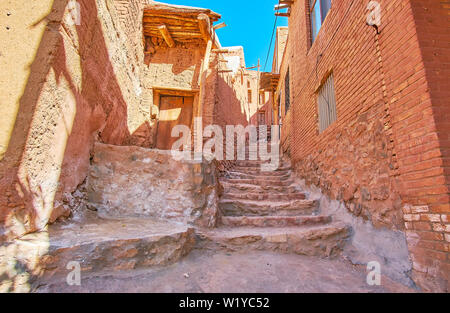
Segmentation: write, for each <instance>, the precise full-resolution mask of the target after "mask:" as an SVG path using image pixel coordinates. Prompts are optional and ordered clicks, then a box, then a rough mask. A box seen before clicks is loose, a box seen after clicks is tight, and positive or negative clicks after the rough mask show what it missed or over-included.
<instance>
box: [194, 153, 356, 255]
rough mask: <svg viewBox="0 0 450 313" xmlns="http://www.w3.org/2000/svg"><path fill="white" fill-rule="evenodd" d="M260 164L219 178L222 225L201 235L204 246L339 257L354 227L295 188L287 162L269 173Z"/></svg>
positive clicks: (248, 164) (240, 164) (242, 165)
mask: <svg viewBox="0 0 450 313" xmlns="http://www.w3.org/2000/svg"><path fill="white" fill-rule="evenodd" d="M247 156H248V155H247ZM247 158H248V157H247ZM262 163H263V162H262V161H260V160H257V161H248V160H246V161H237V162H236V165H235V166H234V168H233V169H231V170H229V171H228V172H227V173H226V174H225V175H224V177H222V178H221V179H220V183H221V185H222V187H223V194H222V196H221V199H220V202H219V206H220V211H221V221H220V225H219V227H218V228H216V229H214V230H210V231H204V232H202V233H201V236H200V237H201V238H202V239H204V240H203V244H202V246H203V247H204V248H207V249H226V250H231V251H238V250H244V251H245V250H249V249H254V250H272V251H278V252H283V253H297V254H304V255H311V256H320V257H331V256H335V255H337V254H339V252H340V251H341V250H342V247H343V245H344V244H345V241H346V239H347V238H348V237H349V235H350V228H349V227H347V226H346V225H345V224H343V223H340V222H333V221H332V218H331V217H330V216H327V215H321V214H320V210H319V203H318V201H316V200H310V199H308V197H307V195H306V194H305V193H304V192H302V190H300V189H299V188H298V187H297V186H295V185H294V184H293V179H292V171H291V166H290V164H289V162H287V161H284V162H281V164H280V166H279V168H278V169H277V170H276V171H271V172H263V171H261V168H260V166H261V164H262Z"/></svg>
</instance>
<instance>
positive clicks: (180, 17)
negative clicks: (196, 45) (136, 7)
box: [143, 2, 221, 47]
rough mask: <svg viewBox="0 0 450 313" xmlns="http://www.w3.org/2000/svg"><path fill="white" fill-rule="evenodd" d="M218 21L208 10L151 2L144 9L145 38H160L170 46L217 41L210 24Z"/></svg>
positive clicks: (217, 16)
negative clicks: (181, 43) (201, 41)
mask: <svg viewBox="0 0 450 313" xmlns="http://www.w3.org/2000/svg"><path fill="white" fill-rule="evenodd" d="M220 18H221V15H220V14H217V13H215V12H213V11H211V10H209V9H203V8H195V7H187V6H182V5H172V4H167V3H161V2H152V3H150V4H148V5H146V6H145V7H144V18H143V26H144V35H145V36H146V37H158V38H163V39H164V40H165V42H166V43H167V44H168V45H169V47H173V46H175V45H176V43H177V42H193V41H200V40H204V41H205V42H208V41H209V40H211V39H212V40H213V41H214V42H218V40H217V37H216V35H215V32H214V29H213V22H215V21H217V20H219V19H220ZM215 46H220V44H217V43H216V44H215Z"/></svg>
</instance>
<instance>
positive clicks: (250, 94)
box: [248, 90, 252, 103]
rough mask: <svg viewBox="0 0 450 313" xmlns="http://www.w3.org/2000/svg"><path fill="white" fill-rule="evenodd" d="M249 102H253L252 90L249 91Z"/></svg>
mask: <svg viewBox="0 0 450 313" xmlns="http://www.w3.org/2000/svg"><path fill="white" fill-rule="evenodd" d="M248 103H252V91H251V90H249V91H248Z"/></svg>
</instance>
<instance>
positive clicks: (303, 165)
mask: <svg viewBox="0 0 450 313" xmlns="http://www.w3.org/2000/svg"><path fill="white" fill-rule="evenodd" d="M307 2H308V1H304V0H300V1H296V3H295V4H294V5H293V7H292V14H291V17H290V26H289V41H288V47H290V49H291V51H295V54H292V59H291V60H290V73H291V84H292V85H291V99H292V107H291V110H292V112H291V114H292V116H291V119H290V125H289V126H285V125H284V126H283V128H284V129H285V130H286V131H287V132H288V133H289V136H291V140H290V150H291V155H292V158H293V161H294V165H295V168H296V171H297V173H298V174H299V176H301V177H303V178H305V179H306V181H307V182H308V183H310V184H315V185H317V186H319V187H320V188H321V189H322V191H324V192H325V193H326V194H327V195H329V196H330V197H331V198H332V199H338V200H341V201H344V202H345V203H346V204H347V208H348V210H349V211H351V212H352V213H353V214H354V215H356V216H361V217H362V218H363V219H365V220H368V221H370V222H371V223H373V224H374V225H375V226H376V227H387V228H392V229H399V230H402V231H404V232H405V233H406V236H407V239H408V244H409V249H410V253H411V258H412V261H413V278H414V279H415V281H416V282H417V283H418V284H419V285H420V286H421V287H423V288H424V289H425V290H447V291H448V284H449V273H450V270H449V263H450V259H449V239H450V238H449V236H448V233H449V230H450V229H449V224H448V213H449V212H450V208H449V205H450V204H449V189H448V186H449V184H448V173H449V171H448V165H449V163H448V160H449V158H448V153H449V149H448V148H449V138H448V135H447V134H448V125H449V124H448V121H449V119H448V116H449V109H448V100H447V99H448V90H449V88H448V87H449V86H448V84H449V81H448V79H445V77H448V70H447V68H448V66H446V65H445V64H447V65H448V55H449V54H448V42H449V40H448V36H449V35H448V26H449V19H448V1H425V0H423V1H409V0H390V1H387V0H383V1H378V2H379V3H380V4H381V8H382V12H381V14H382V15H381V16H382V19H381V27H380V28H379V34H377V32H376V30H375V29H374V28H373V27H371V26H368V25H366V17H367V15H368V10H367V4H368V1H350V0H347V1H342V2H341V3H338V4H336V3H333V5H332V8H331V10H330V12H329V14H328V16H327V18H326V20H325V22H324V24H323V25H322V28H321V30H320V33H319V35H318V37H317V39H316V41H315V42H314V44H311V36H310V21H309V15H308V14H307V13H306V12H307V10H308V9H309V8H308V3H307ZM305 18H306V21H305ZM430 33H432V34H433V35H430ZM293 38H295V40H293ZM331 72H332V73H333V75H334V82H335V90H336V102H337V121H336V122H335V123H333V124H332V125H331V126H330V127H328V128H327V129H326V130H325V131H324V132H323V133H321V134H319V131H318V113H317V110H318V109H317V90H318V89H319V88H320V86H321V84H322V83H323V81H324V79H326V77H327V76H328V75H329V73H331ZM446 101H447V102H446ZM444 103H447V105H445V104H444ZM286 127H287V128H286ZM289 128H290V129H289Z"/></svg>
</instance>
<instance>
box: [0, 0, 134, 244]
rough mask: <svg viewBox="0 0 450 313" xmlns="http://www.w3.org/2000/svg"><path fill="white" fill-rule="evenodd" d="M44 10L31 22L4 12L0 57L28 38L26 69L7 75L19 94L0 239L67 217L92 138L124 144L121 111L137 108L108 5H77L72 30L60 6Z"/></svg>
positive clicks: (84, 0)
mask: <svg viewBox="0 0 450 313" xmlns="http://www.w3.org/2000/svg"><path fill="white" fill-rule="evenodd" d="M43 2H44V1H43ZM46 3H47V5H46V6H45V5H43V4H42V6H37V7H36V11H35V12H36V14H34V13H33V14H30V13H28V12H30V10H27V11H24V10H22V7H29V5H28V2H27V3H24V2H22V1H19V2H12V1H9V2H7V4H6V5H5V7H7V9H8V10H11V11H12V13H13V14H11V17H13V19H14V20H12V19H11V22H10V23H11V25H12V26H11V35H8V36H9V37H7V38H6V39H7V44H6V48H5V50H3V51H4V52H3V51H2V53H5V54H6V55H13V54H15V53H17V52H16V50H17V51H21V50H23V49H22V48H18V46H17V42H16V41H17V40H18V39H17V38H22V39H21V40H22V41H23V42H27V41H24V40H23V38H28V35H30V36H31V37H30V38H32V42H33V44H31V45H30V46H29V47H28V48H29V49H30V50H31V51H29V55H28V57H26V56H24V57H25V61H23V62H22V63H19V64H23V65H25V64H27V62H28V63H29V64H30V67H29V70H26V71H25V72H24V73H23V75H20V76H17V77H16V76H15V75H10V77H16V78H15V80H16V79H17V82H14V83H13V84H12V86H21V87H17V88H15V89H12V90H11V92H12V93H13V94H12V97H11V99H16V100H17V99H18V101H19V103H18V104H14V103H11V105H12V106H13V107H14V106H16V107H17V106H19V110H18V114H17V118H16V120H15V127H14V129H13V132H12V136H11V140H10V145H9V148H8V150H7V152H6V154H5V157H4V159H3V160H2V161H1V166H0V194H1V197H0V207H1V215H0V221H1V224H2V226H3V229H2V232H3V234H5V233H6V234H7V236H8V237H14V236H16V235H20V234H23V233H24V232H29V231H33V230H36V229H40V228H42V227H43V226H44V225H45V224H46V223H47V222H48V220H49V219H50V217H52V219H55V218H57V217H58V216H60V215H61V214H67V213H68V211H67V210H68V207H67V206H66V205H65V203H64V198H65V195H68V194H70V193H71V192H72V191H74V190H75V189H76V187H77V186H78V185H79V184H81V183H82V182H83V181H84V179H85V177H86V174H87V169H88V166H89V157H90V150H91V147H92V144H93V141H94V138H98V139H99V140H102V141H105V142H110V143H113V144H120V143H122V142H123V141H124V140H126V138H127V137H128V136H129V131H128V127H127V104H134V105H138V104H137V103H139V102H140V99H139V96H138V94H139V93H138V92H136V91H137V88H136V87H137V86H138V85H139V71H138V68H137V66H135V71H134V72H133V71H132V66H131V64H133V59H131V58H129V54H131V52H130V51H129V50H128V45H127V44H126V42H125V39H126V37H125V36H123V34H122V33H121V30H120V28H119V26H118V23H117V21H118V19H117V16H116V15H115V11H114V6H113V3H112V2H111V1H110V0H97V1H94V0H79V1H78V3H79V5H80V6H79V8H80V12H79V17H80V25H75V24H74V23H72V22H70V20H69V18H71V15H70V14H69V12H68V7H67V3H68V2H67V1H54V2H53V5H51V4H50V1H47V2H46ZM2 5H3V2H2ZM31 11H33V10H31ZM22 24H23V25H25V26H20V27H19V26H17V25H22ZM35 27H37V28H38V29H40V30H41V31H37V30H36V29H35ZM2 33H3V32H2ZM13 38H14V39H13ZM33 40H34V41H33ZM10 41H11V45H9V42H10ZM2 42H3V40H2ZM33 49H34V50H33ZM33 57H34V59H33ZM3 62H5V61H3ZM7 62H8V64H9V63H11V62H10V61H9V60H8V61H7ZM11 70H12V69H11ZM2 88H5V85H4V84H3V85H2ZM16 100H11V101H16ZM2 107H3V106H2ZM11 118H14V116H13V115H11ZM11 123H14V121H12V122H11ZM52 214H53V216H52Z"/></svg>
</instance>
